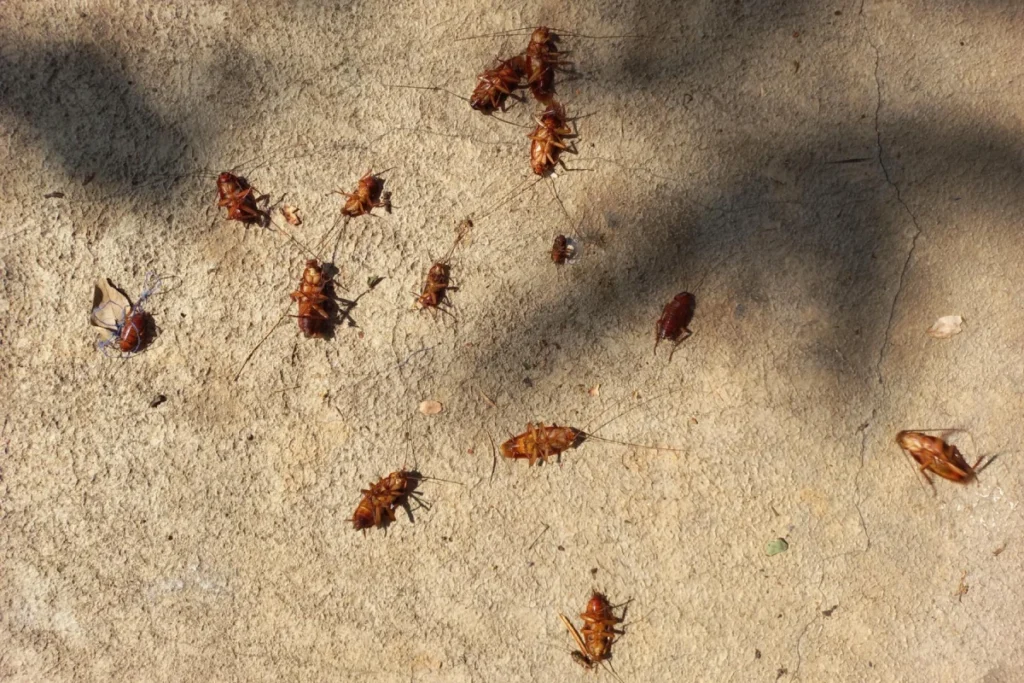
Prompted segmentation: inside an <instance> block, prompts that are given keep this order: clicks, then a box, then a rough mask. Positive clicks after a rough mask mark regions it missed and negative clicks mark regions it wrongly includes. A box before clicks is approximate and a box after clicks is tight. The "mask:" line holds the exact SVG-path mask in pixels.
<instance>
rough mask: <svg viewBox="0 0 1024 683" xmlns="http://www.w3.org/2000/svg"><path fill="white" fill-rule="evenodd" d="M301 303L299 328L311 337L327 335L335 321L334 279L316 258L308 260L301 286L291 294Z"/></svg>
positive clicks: (294, 299) (300, 282)
mask: <svg viewBox="0 0 1024 683" xmlns="http://www.w3.org/2000/svg"><path fill="white" fill-rule="evenodd" d="M290 296H291V299H292V301H297V302H298V304H299V315H298V316H297V318H298V321H299V329H300V330H302V333H303V334H305V335H306V337H307V338H310V337H326V336H328V335H329V334H330V332H331V326H332V323H333V315H332V310H331V309H332V306H333V305H334V279H333V278H331V277H328V276H327V275H325V274H324V268H323V266H322V265H321V263H320V262H319V261H317V260H316V259H309V260H307V261H306V267H305V268H304V269H303V271H302V280H300V281H299V287H298V289H296V290H295V291H294V292H292V293H291V294H290Z"/></svg>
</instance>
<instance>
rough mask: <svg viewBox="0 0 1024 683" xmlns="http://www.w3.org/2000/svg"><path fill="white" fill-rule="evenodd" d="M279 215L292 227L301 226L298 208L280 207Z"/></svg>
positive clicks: (289, 205) (286, 205) (290, 206)
mask: <svg viewBox="0 0 1024 683" xmlns="http://www.w3.org/2000/svg"><path fill="white" fill-rule="evenodd" d="M281 215H283V216H284V219H285V220H286V221H288V222H289V223H291V224H292V225H302V219H301V218H299V207H297V206H292V205H291V204H285V205H284V206H282V207H281Z"/></svg>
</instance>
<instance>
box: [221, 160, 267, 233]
mask: <svg viewBox="0 0 1024 683" xmlns="http://www.w3.org/2000/svg"><path fill="white" fill-rule="evenodd" d="M217 206H223V207H226V208H227V210H228V220H229V221H239V222H241V223H245V224H249V223H256V224H257V225H260V226H266V224H267V223H268V222H269V219H270V216H269V215H268V214H267V212H266V211H263V210H262V209H260V207H259V205H258V204H257V198H256V193H255V192H254V191H253V188H252V187H251V186H250V185H249V181H247V180H246V179H245V178H243V177H241V176H237V175H235V174H233V173H229V172H227V171H224V172H223V173H221V174H220V175H219V176H217Z"/></svg>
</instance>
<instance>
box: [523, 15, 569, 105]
mask: <svg viewBox="0 0 1024 683" xmlns="http://www.w3.org/2000/svg"><path fill="white" fill-rule="evenodd" d="M558 41H559V37H558V34H556V33H555V32H553V31H552V30H551V29H549V28H547V27H546V26H539V27H537V28H536V29H534V31H533V34H532V35H531V36H530V43H529V45H527V47H526V52H525V53H524V57H525V59H526V84H527V86H528V87H529V88H530V93H531V94H532V95H533V96H534V98H536V99H537V101H538V102H542V103H544V104H548V103H549V102H551V100H552V98H553V97H554V95H555V70H556V69H559V70H567V69H566V67H570V66H571V65H572V62H570V61H568V60H566V59H564V58H563V55H564V53H562V52H559V51H558V46H557V43H558Z"/></svg>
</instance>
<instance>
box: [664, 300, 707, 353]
mask: <svg viewBox="0 0 1024 683" xmlns="http://www.w3.org/2000/svg"><path fill="white" fill-rule="evenodd" d="M696 305H697V304H696V299H694V297H693V294H690V293H689V292H681V293H679V294H676V296H675V298H674V299H672V301H669V302H668V303H667V304H666V305H665V310H664V311H662V313H661V317H660V318H658V322H657V323H656V324H655V328H654V332H655V334H654V350H655V351H657V350H658V342H660V341H661V340H662V339H668V340H671V341H672V342H673V345H672V351H670V352H669V354H668V359H669V361H671V360H672V354H674V353H675V352H676V347H677V346H679V344H680V342H682V341H683V340H684V339H686V338H687V337H689V336H690V335H691V334H693V333H692V332H690V330H689V329H688V328H689V325H690V321H691V320H693V310H694V308H695V307H696Z"/></svg>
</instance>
